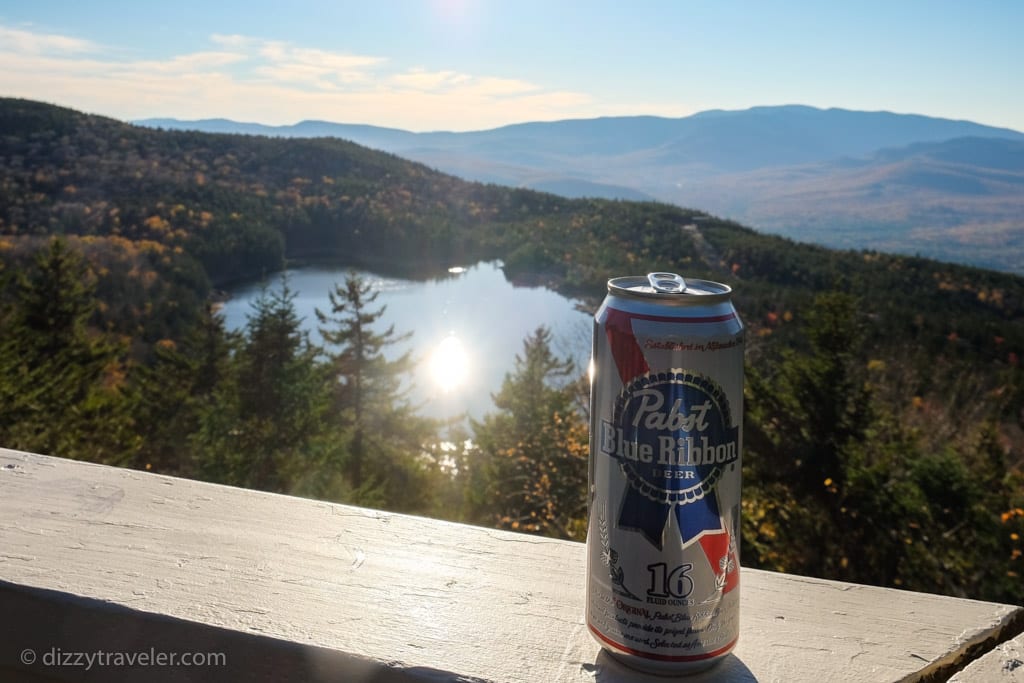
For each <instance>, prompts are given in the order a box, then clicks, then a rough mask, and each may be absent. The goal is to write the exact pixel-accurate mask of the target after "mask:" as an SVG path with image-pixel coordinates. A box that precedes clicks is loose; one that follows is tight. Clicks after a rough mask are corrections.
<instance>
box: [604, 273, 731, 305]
mask: <svg viewBox="0 0 1024 683" xmlns="http://www.w3.org/2000/svg"><path fill="white" fill-rule="evenodd" d="M608 293H609V294H611V295H613V296H621V297H626V298H631V299H645V300H647V301H650V302H652V303H653V302H655V301H656V302H658V303H661V304H665V305H669V306H672V305H675V306H692V305H694V304H698V305H700V304H715V303H719V302H723V301H729V299H730V295H731V294H732V288H731V287H729V286H728V285H723V284H722V283H720V282H711V281H710V280H697V279H693V278H687V279H685V280H684V279H683V278H682V277H681V276H679V275H676V274H675V273H664V272H658V273H650V274H648V275H628V276H626V277H616V278H612V279H611V280H609V281H608Z"/></svg>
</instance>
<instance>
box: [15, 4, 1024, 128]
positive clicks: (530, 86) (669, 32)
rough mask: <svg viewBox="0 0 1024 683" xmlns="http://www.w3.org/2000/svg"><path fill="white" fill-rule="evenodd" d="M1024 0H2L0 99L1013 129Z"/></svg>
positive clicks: (435, 120) (427, 123) (259, 116)
mask: <svg viewBox="0 0 1024 683" xmlns="http://www.w3.org/2000/svg"><path fill="white" fill-rule="evenodd" d="M1022 30H1024V2H1019V1H1018V0H1002V1H994V0H971V1H970V2H965V1H963V0H956V1H951V0H929V1H918V0H885V1H883V2H876V1H874V0H860V1H859V2H842V3H839V2H828V1H821V2H796V1H787V0H760V1H750V2H739V1H735V0H664V1H662V2H655V1H648V0H618V1H605V0H589V1H577V0H543V1H538V0H401V1H399V0H363V2H349V1H347V0H290V1H289V2H280V1H279V0H276V1H275V2H269V1H264V0H246V1H245V2H239V1H237V0H204V2H196V1H194V0H176V1H175V2H150V1H149V0H137V1H135V2H126V1H125V0H62V1H56V0H31V1H26V0H0V96H13V97H25V98H30V99H36V100H43V101H46V102H51V103H54V104H60V105H63V106H68V107H72V108H75V109H79V110H83V111H87V112H89V113H95V114H103V115H106V116H111V117H114V118H118V119H122V120H137V119H142V118H150V117H173V118H180V119H201V118H218V117H222V118H230V119H234V120H237V121H247V122H257V123H264V124H272V125H284V124H291V123H296V122H298V121H301V120H306V119H318V120H326V121H334V122H339V123H366V124H373V125H378V126H389V127H395V128H403V129H406V130H413V131H430V130H453V131H465V130H481V129H487V128H494V127H498V126H501V125H506V124H510V123H519V122H523V121H550V120H559V119H570V118H594V117H599V116H621V115H638V114H644V115H656V116H667V117H681V116H688V115H690V114H694V113H696V112H699V111H703V110H707V109H745V108H748V107H752V106H758V105H777V104H807V105H811V106H817V107H823V108H827V107H841V108H845V109H858V110H868V111H878V110H885V111H893V112H900V113H916V114H925V115H929V116H938V117H944V118H952V119H966V120H971V121H976V122H978V123H984V124H988V125H993V126H1001V127H1007V128H1013V129H1015V130H1019V131H1024V40H1021V38H1020V37H1021V35H1022V34H1021V32H1022Z"/></svg>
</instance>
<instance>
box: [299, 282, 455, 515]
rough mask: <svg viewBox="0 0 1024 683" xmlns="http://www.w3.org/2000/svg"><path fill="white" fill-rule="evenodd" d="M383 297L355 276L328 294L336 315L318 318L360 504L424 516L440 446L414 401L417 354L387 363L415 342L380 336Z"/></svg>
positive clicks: (347, 466)
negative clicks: (396, 349)
mask: <svg viewBox="0 0 1024 683" xmlns="http://www.w3.org/2000/svg"><path fill="white" fill-rule="evenodd" d="M377 296H378V293H377V292H374V291H373V289H372V287H371V285H370V283H368V282H366V281H364V280H363V279H361V278H360V277H359V276H358V275H357V274H355V273H350V274H349V275H348V276H347V277H346V278H345V281H344V282H343V283H340V284H336V285H335V286H334V289H332V290H331V291H330V292H329V293H328V298H329V301H330V310H329V311H327V312H323V311H321V310H319V309H317V311H316V315H317V320H318V321H319V322H320V327H319V331H320V334H321V336H322V337H323V339H324V342H325V344H326V345H327V348H328V355H327V359H328V367H329V370H328V374H329V375H330V377H331V381H332V384H331V386H332V391H333V401H332V416H333V419H334V420H335V421H336V423H337V424H338V425H339V426H341V427H342V428H343V429H344V430H345V433H346V439H345V441H346V451H347V454H346V458H345V462H344V464H343V474H344V478H345V480H346V481H347V482H348V484H349V485H350V486H351V488H352V489H353V491H354V493H353V496H354V499H355V501H354V502H359V503H362V504H367V505H383V506H387V507H389V508H392V509H401V510H417V511H425V510H426V509H428V508H429V507H430V501H431V500H432V498H433V489H434V484H435V483H436V481H435V480H436V478H437V476H438V467H437V462H436V460H434V459H433V458H431V457H429V455H428V451H429V450H430V446H431V444H433V443H435V442H436V441H437V440H438V439H437V434H436V425H435V424H434V423H433V422H432V421H431V420H427V419H425V418H423V417H421V416H419V415H417V414H416V410H415V408H414V407H413V406H412V405H411V404H410V403H409V401H408V398H407V396H408V393H409V391H410V390H411V387H412V385H411V381H410V379H409V375H410V373H411V371H412V368H413V361H412V356H411V353H405V354H403V355H401V356H399V357H398V358H395V359H393V360H389V359H388V358H387V357H386V355H385V351H386V350H387V349H389V348H390V347H392V346H394V345H396V344H399V343H401V342H403V341H405V340H406V339H408V338H409V336H411V335H410V334H404V335H399V334H396V333H395V329H394V326H393V325H392V326H389V327H388V328H387V329H385V330H384V331H383V332H376V331H374V325H375V324H377V323H378V322H379V321H380V319H381V318H382V316H383V315H384V311H385V309H386V307H385V306H380V307H378V308H374V307H373V306H374V303H375V302H376V300H377ZM371 454H372V457H370V455H371Z"/></svg>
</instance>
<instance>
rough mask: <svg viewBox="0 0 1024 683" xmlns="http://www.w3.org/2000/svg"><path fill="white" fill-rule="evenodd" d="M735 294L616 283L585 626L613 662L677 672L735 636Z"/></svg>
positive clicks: (682, 283) (601, 376)
mask: <svg viewBox="0 0 1024 683" xmlns="http://www.w3.org/2000/svg"><path fill="white" fill-rule="evenodd" d="M731 291H732V290H731V289H730V288H729V287H728V286H726V285H723V284H719V283H716V282H709V281H705V280H693V279H686V280H684V279H683V278H682V277H680V276H679V275H676V274H674V273H651V274H650V275H648V276H646V277H644V276H638V277H620V278H614V279H612V280H609V281H608V296H607V297H606V298H605V300H604V302H603V303H602V304H601V307H600V309H599V310H598V312H597V314H596V316H595V319H594V347H593V357H592V360H591V429H590V463H589V467H590V479H589V485H590V490H589V522H588V524H589V526H588V533H587V574H588V576H587V597H586V604H587V607H586V609H587V625H588V627H589V629H590V631H591V633H592V634H593V635H594V637H595V638H596V639H597V641H598V642H599V643H600V644H601V645H602V646H603V647H604V648H605V649H606V650H608V651H609V652H610V653H611V654H612V655H613V656H614V657H615V658H617V659H619V660H621V661H623V662H624V663H625V664H627V665H629V666H632V667H634V668H636V669H641V670H644V671H649V672H654V673H662V674H677V673H691V672H694V673H695V672H697V671H700V670H703V669H706V668H709V667H711V666H712V665H713V664H715V663H717V662H718V661H720V660H721V659H722V658H723V657H725V656H726V655H727V654H728V653H729V652H730V651H731V650H732V649H733V647H735V645H736V640H737V637H738V635H739V579H740V567H739V561H740V558H739V538H740V470H741V459H740V456H741V451H742V445H743V432H742V425H743V323H742V322H741V321H740V318H739V315H738V314H737V312H736V309H735V308H734V307H733V305H732V302H731V298H730V294H731Z"/></svg>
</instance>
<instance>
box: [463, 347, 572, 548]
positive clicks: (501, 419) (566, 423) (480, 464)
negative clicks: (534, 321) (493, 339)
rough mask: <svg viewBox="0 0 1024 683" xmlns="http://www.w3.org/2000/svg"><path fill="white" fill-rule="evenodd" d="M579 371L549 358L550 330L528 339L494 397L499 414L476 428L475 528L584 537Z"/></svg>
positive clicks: (472, 466) (472, 472) (471, 490)
mask: <svg viewBox="0 0 1024 683" xmlns="http://www.w3.org/2000/svg"><path fill="white" fill-rule="evenodd" d="M574 372H575V371H574V367H573V363H572V361H571V360H568V359H560V358H557V357H556V356H555V354H554V353H553V352H552V350H551V332H550V331H549V330H548V329H547V328H545V327H540V328H538V329H537V330H536V331H535V332H534V333H533V334H531V335H530V336H528V337H527V338H526V339H525V340H524V342H523V352H522V354H520V355H517V356H516V362H515V367H514V369H513V370H512V372H510V373H509V374H507V375H506V376H505V380H504V382H503V383H502V386H501V390H500V391H499V392H498V393H497V394H495V395H494V404H495V406H497V408H498V409H499V411H500V412H496V413H491V414H489V415H487V416H485V417H484V419H483V421H481V422H475V421H474V422H473V432H474V441H475V443H476V451H475V452H474V453H473V454H472V456H471V457H472V460H471V462H470V463H469V464H468V467H469V475H468V482H467V486H468V490H467V497H468V499H469V506H470V514H471V517H472V518H473V519H474V520H475V521H478V522H480V523H484V524H496V525H498V526H500V527H503V528H508V529H516V530H520V531H529V532H532V533H539V534H545V535H548V536H556V537H559V538H576V539H580V540H582V538H583V537H584V535H585V533H586V531H585V516H586V487H587V457H588V453H589V446H588V437H587V429H588V428H587V424H586V422H585V420H584V418H583V416H582V415H581V414H580V412H579V411H578V410H577V408H576V406H575V405H574V403H575V388H574V386H573V384H572V380H573V375H574Z"/></svg>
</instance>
